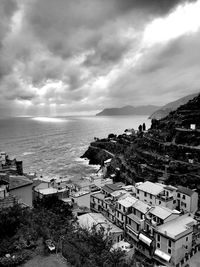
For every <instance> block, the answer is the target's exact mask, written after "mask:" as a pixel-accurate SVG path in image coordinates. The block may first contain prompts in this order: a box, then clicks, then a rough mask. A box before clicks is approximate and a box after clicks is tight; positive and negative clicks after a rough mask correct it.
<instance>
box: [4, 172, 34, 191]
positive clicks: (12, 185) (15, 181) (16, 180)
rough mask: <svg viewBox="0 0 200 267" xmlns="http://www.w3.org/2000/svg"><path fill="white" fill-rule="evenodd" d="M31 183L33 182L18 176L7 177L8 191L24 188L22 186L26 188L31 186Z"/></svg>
mask: <svg viewBox="0 0 200 267" xmlns="http://www.w3.org/2000/svg"><path fill="white" fill-rule="evenodd" d="M32 183H33V181H31V180H30V179H28V178H27V177H25V176H20V175H16V176H14V175H10V176H9V189H10V190H14V189H16V188H19V187H24V186H28V185H31V184H32Z"/></svg>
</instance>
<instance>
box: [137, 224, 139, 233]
mask: <svg viewBox="0 0 200 267" xmlns="http://www.w3.org/2000/svg"><path fill="white" fill-rule="evenodd" d="M138 231H139V224H137V232H138Z"/></svg>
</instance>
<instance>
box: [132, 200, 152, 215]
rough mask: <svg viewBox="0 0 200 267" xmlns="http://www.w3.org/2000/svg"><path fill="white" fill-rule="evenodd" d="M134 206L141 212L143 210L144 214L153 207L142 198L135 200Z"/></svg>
mask: <svg viewBox="0 0 200 267" xmlns="http://www.w3.org/2000/svg"><path fill="white" fill-rule="evenodd" d="M133 207H134V208H135V209H137V210H139V211H140V212H142V213H143V214H145V213H147V211H148V210H149V209H150V208H151V206H150V205H148V204H146V203H144V202H143V201H141V200H138V201H137V202H135V203H134V204H133Z"/></svg>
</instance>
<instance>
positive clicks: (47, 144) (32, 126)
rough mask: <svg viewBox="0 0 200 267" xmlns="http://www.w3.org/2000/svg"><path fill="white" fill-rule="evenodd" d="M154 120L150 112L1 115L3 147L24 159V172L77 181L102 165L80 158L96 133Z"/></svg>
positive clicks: (0, 148)
mask: <svg viewBox="0 0 200 267" xmlns="http://www.w3.org/2000/svg"><path fill="white" fill-rule="evenodd" d="M143 122H145V124H146V126H147V128H148V127H149V126H150V124H151V121H150V120H149V119H148V117H147V116H106V117H96V116H57V117H9V118H8V117H7V118H0V151H5V152H7V153H8V155H9V156H10V157H15V158H17V159H18V160H23V168H24V172H27V173H29V172H36V173H37V175H38V176H40V175H43V176H48V177H52V178H53V177H68V178H69V179H71V180H73V181H75V180H79V179H80V178H81V177H84V176H88V175H91V174H92V173H94V172H96V171H97V169H98V168H99V166H93V165H88V161H87V160H85V159H81V158H80V157H81V155H82V154H83V153H84V152H85V151H86V149H87V148H88V146H89V144H90V142H92V141H93V140H94V137H99V138H104V137H107V136H108V134H109V133H115V134H121V133H123V132H124V130H125V129H127V128H134V129H137V128H138V126H139V125H140V124H142V123H143Z"/></svg>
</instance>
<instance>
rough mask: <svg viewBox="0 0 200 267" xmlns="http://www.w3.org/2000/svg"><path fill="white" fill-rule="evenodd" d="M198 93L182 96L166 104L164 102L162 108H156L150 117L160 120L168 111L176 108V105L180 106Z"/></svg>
mask: <svg viewBox="0 0 200 267" xmlns="http://www.w3.org/2000/svg"><path fill="white" fill-rule="evenodd" d="M197 95H198V94H192V95H187V96H184V97H182V98H179V99H178V100H176V101H173V102H170V103H168V104H166V105H165V106H163V107H162V108H160V109H158V110H156V111H155V112H154V113H153V114H152V115H151V116H150V119H157V120H160V119H162V118H164V117H166V116H167V115H169V113H170V112H171V111H173V110H176V109H177V108H178V107H180V106H181V105H184V104H186V103H187V102H188V101H189V100H191V99H193V98H194V97H195V96H197Z"/></svg>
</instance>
